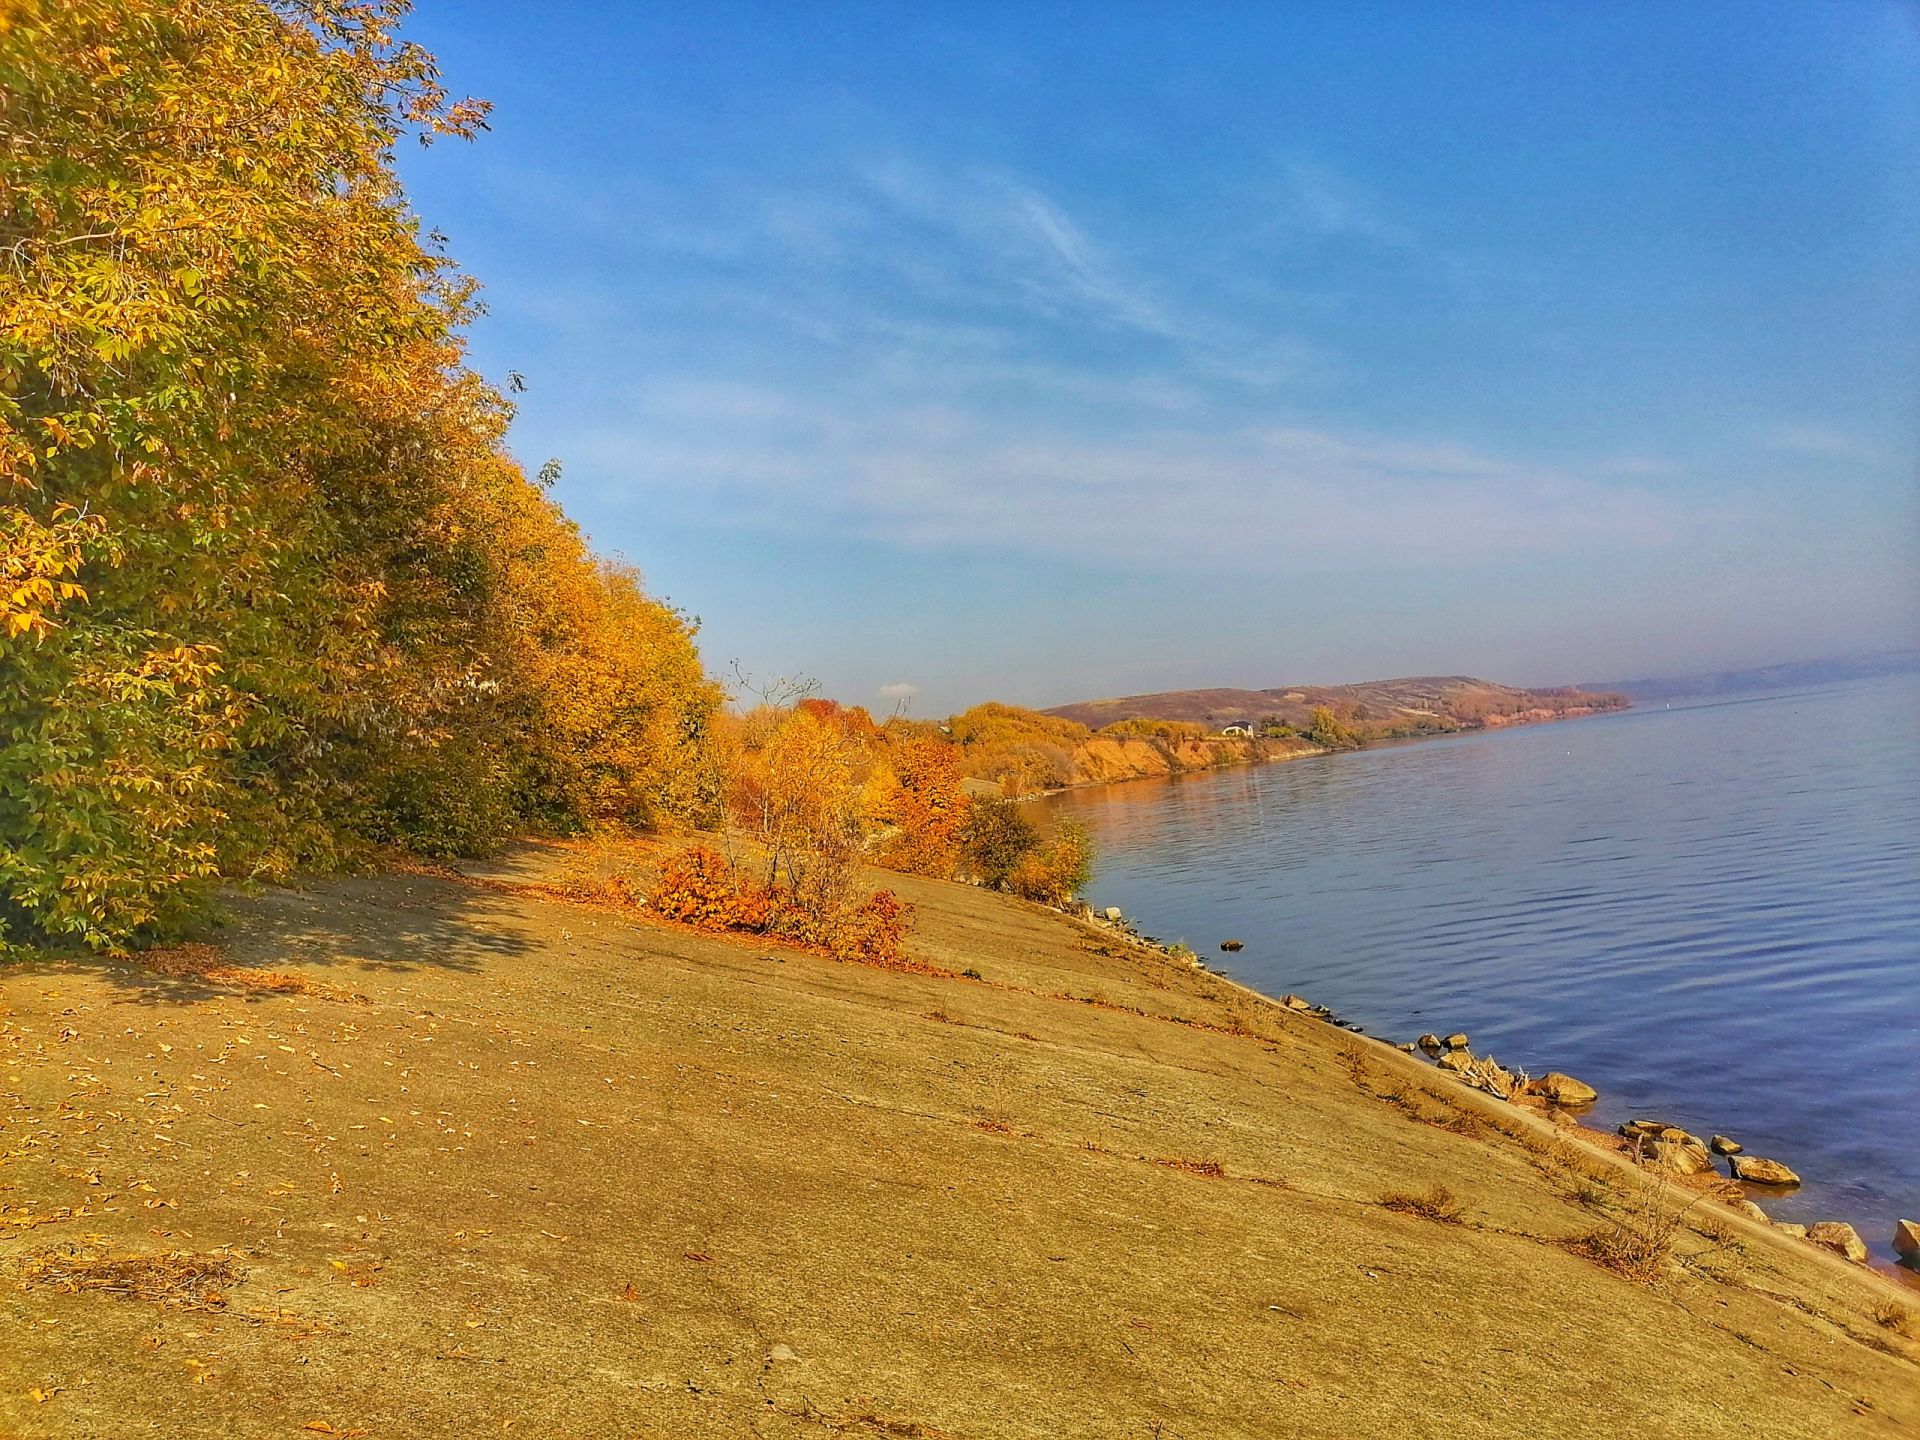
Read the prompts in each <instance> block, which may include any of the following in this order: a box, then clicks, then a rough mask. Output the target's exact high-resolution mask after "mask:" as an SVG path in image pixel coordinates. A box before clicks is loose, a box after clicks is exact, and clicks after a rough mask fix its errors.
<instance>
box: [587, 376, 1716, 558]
mask: <svg viewBox="0 0 1920 1440" xmlns="http://www.w3.org/2000/svg"><path fill="white" fill-rule="evenodd" d="M583 438H584V443H585V444H586V445H587V447H588V448H589V451H590V454H591V457H592V462H593V465H594V468H595V469H596V470H598V471H599V472H601V473H605V474H615V475H620V476H621V477H622V479H621V481H620V484H619V494H621V495H624V496H627V497H629V498H631V499H633V500H635V501H644V503H647V504H649V505H654V504H659V503H661V502H662V500H663V499H665V498H667V497H671V496H673V495H692V494H697V495H699V496H700V497H701V499H700V503H701V504H702V506H703V507H707V508H709V509H711V508H714V507H718V508H719V509H721V510H722V511H723V512H724V513H725V514H726V516H727V517H728V519H729V521H730V522H732V523H744V524H753V525H760V526H766V527H770V528H779V529H786V530H792V529H795V528H796V527H799V528H803V529H805V528H811V529H818V530H831V531H833V532H835V533H839V534H852V535H858V536H861V537H864V538H869V539H874V540H880V541H884V542H888V543H892V544H897V545H907V546H914V547H925V548H943V547H960V548H970V549H973V548H986V549H992V550H999V551H1003V552H1008V553H1017V554H1025V555H1031V556H1046V555H1052V556H1061V555H1068V556H1075V557H1080V558H1083V559H1096V560H1101V561H1110V562H1119V563H1127V564H1136V565H1142V566H1147V567H1152V568H1166V569H1179V568H1184V567H1190V566H1206V567H1210V568H1214V569H1217V570H1220V571H1224V572H1233V573H1243V574H1251V573H1280V572H1286V571H1290V570H1302V571H1319V570H1326V569H1330V568H1344V567H1348V566H1360V565H1373V566H1377V565H1381V564H1405V565H1427V564H1431V565H1446V564H1462V563H1473V562H1479V561H1487V560H1493V559H1498V558H1502V557H1513V556H1518V555H1546V554H1554V553H1558V552H1562V551H1570V550H1574V549H1579V550H1582V551H1585V552H1588V553H1591V552H1592V551H1594V550H1595V549H1599V548H1606V547H1629V548H1641V547H1652V546H1662V545H1666V544H1668V543H1670V542H1672V541H1673V540H1674V539H1675V537H1676V536H1677V535H1678V534H1680V533H1681V532H1683V531H1684V530H1686V529H1687V528H1688V526H1689V525H1690V523H1691V517H1689V516H1688V515H1687V514H1686V513H1685V512H1684V511H1683V510H1682V509H1681V508H1680V506H1679V505H1678V504H1677V503H1676V502H1675V501H1673V500H1672V499H1670V498H1668V497H1666V496H1665V495H1663V494H1662V493H1661V492H1660V491H1657V490H1653V489H1649V488H1641V487H1638V486H1636V485H1633V484H1631V483H1630V482H1625V481H1623V480H1622V479H1621V478H1619V477H1618V476H1617V475H1613V476H1609V477H1608V478H1606V479H1600V478H1595V477H1594V476H1592V475H1589V474H1585V473H1582V472H1579V471H1574V470H1568V469H1565V468H1559V467H1553V466H1544V465H1533V464H1527V463H1523V462H1519V461H1514V460H1509V459H1505V458H1502V457H1499V456H1496V455H1490V454H1487V453H1483V452H1481V451H1477V450H1474V449H1471V448H1467V447H1463V446H1458V445H1451V444H1445V443H1431V444H1419V443H1410V442H1406V441H1401V440H1394V439H1385V438H1380V437H1375V436H1367V435H1352V434H1340V433H1337V432H1334V431H1330V430H1325V429H1315V428H1307V427H1272V426H1267V427H1261V426H1246V425H1243V426H1239V427H1235V428H1229V429H1218V430H1216V429H1213V428H1210V427H1193V426H1184V425H1167V426H1163V427H1160V428H1158V429H1154V430H1150V431H1138V432H1135V433H1131V434H1127V435H1124V436H1118V437H1113V438H1106V437H1101V436H1090V435H1086V434H1079V433H1071V432H1067V431H1063V430H1060V429H1056V428H1049V427H1047V426H1045V425H1043V424H1040V423H1037V422H1035V423H1027V424H1014V423H1010V422H1009V421H1008V420H1007V419H1006V418H1004V417H1001V416H996V415H983V414H980V413H976V412H974V411H972V410H969V409H966V408H962V407H956V406H953V405H942V404H927V405H921V406H912V407H892V408H887V407H879V406H874V405H870V404H868V403H865V402H864V401H862V400H860V399H855V400H854V401H852V402H851V403H848V404H845V405H841V406H825V407H823V406H822V405H821V404H820V403H819V402H818V400H817V398H815V397H800V396H794V395H786V394H781V393H776V392H772V391H765V390H756V389H751V388H748V389H740V388H737V387H714V386H699V385H690V386H683V387H677V388H675V389H672V390H660V391H656V392H654V393H653V394H652V395H651V396H650V397H648V399H647V400H646V402H645V403H644V404H643V405H642V406H641V407H639V409H638V410H637V411H636V413H635V414H634V415H632V416H631V417H629V419H628V420H627V421H626V422H625V423H623V424H621V425H620V426H618V427H617V428H613V429H609V430H606V431H602V432H600V433H598V434H597V435H592V436H589V437H583ZM613 498H615V497H614V496H612V495H610V496H609V497H608V499H610V500H611V499H613Z"/></svg>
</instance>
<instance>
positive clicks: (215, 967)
mask: <svg viewBox="0 0 1920 1440" xmlns="http://www.w3.org/2000/svg"><path fill="white" fill-rule="evenodd" d="M133 958H134V960H135V961H137V962H138V963H139V964H140V965H141V966H142V967H143V968H144V969H147V970H151V971H153V972H154V973H155V974H156V975H169V976H172V977H173V978H175V979H180V980H204V981H206V982H207V983H209V984H212V985H225V986H227V987H229V988H230V989H234V990H255V991H261V992H265V993H271V994H277V995H311V996H313V997H314V998H316V999H319V1000H338V1001H341V1002H343V1003H345V1004H350V1005H365V1004H366V1003H367V997H366V996H364V995H357V994H355V993H354V992H353V991H351V990H342V989H341V988H340V987H339V986H337V985H326V984H323V983H321V982H320V981H318V980H309V979H308V978H307V977H306V976H304V975H290V974H288V973H286V972H285V971H282V970H254V969H250V968H248V967H247V966H244V965H227V964H223V963H222V957H221V952H220V950H219V949H218V948H216V947H215V946H212V945H202V944H191V945H172V946H168V947H166V948H165V949H161V950H148V951H146V952H145V953H143V954H138V955H135V956H134V957H133Z"/></svg>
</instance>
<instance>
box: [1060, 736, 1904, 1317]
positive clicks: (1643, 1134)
mask: <svg viewBox="0 0 1920 1440" xmlns="http://www.w3.org/2000/svg"><path fill="white" fill-rule="evenodd" d="M1603 713H1610V712H1603ZM1583 718H1584V717H1583ZM1055 793H1060V792H1055ZM1066 913H1068V914H1070V915H1071V916H1072V917H1073V918H1074V919H1076V920H1078V921H1079V922H1080V923H1081V924H1083V925H1085V926H1087V927H1088V928H1089V929H1090V930H1091V931H1092V932H1093V933H1095V934H1099V935H1103V936H1114V937H1118V938H1120V939H1122V940H1123V941H1124V942H1125V943H1128V944H1131V945H1135V946H1138V947H1140V948H1141V949H1143V950H1145V951H1147V952H1149V953H1152V954H1154V955H1156V956H1158V957H1160V958H1162V959H1164V960H1166V961H1167V962H1168V963H1171V964H1177V965H1184V966H1187V967H1190V968H1191V969H1193V970H1194V971H1196V972H1198V973H1201V974H1204V975H1206V976H1208V977H1209V978H1210V979H1212V980H1213V981H1216V982H1218V983H1220V984H1224V985H1226V986H1229V987H1231V988H1232V989H1234V990H1236V991H1238V992H1240V993H1242V994H1244V995H1246V996H1248V997H1250V998H1252V999H1254V1000H1257V1001H1259V1002H1261V1003H1263V1004H1266V1005H1269V1006H1273V1007H1275V1008H1277V1009H1280V1010H1283V1011H1289V1012H1292V1013H1295V1014H1298V1015H1302V1016H1305V1017H1308V1018H1311V1019H1314V1020H1317V1021H1320V1022H1322V1023H1324V1024H1326V1025H1328V1026H1329V1027H1331V1028H1334V1029H1338V1030H1342V1031H1345V1032H1346V1033H1348V1034H1351V1035H1353V1036H1354V1037H1356V1038H1357V1039H1361V1040H1365V1041H1369V1042H1371V1043H1372V1044H1374V1045H1377V1046H1380V1047H1383V1048H1385V1049H1387V1050H1390V1051H1393V1052H1395V1053H1398V1054H1403V1055H1407V1056H1408V1057H1409V1058H1415V1057H1417V1056H1419V1055H1421V1054H1422V1053H1423V1052H1424V1055H1425V1059H1426V1061H1427V1062H1430V1063H1426V1064H1425V1065H1423V1067H1422V1068H1423V1069H1425V1070H1426V1071H1427V1072H1428V1073H1430V1074H1434V1075H1447V1076H1449V1078H1451V1079H1452V1080H1453V1081H1454V1082H1456V1083H1458V1084H1460V1085H1461V1086H1462V1087H1463V1088H1465V1089H1468V1090H1471V1091H1474V1092H1477V1093H1479V1094H1482V1095H1485V1096H1487V1097H1488V1098H1489V1099H1490V1100H1491V1101H1493V1102H1495V1103H1500V1104H1503V1105H1507V1106H1509V1107H1511V1108H1513V1109H1515V1110H1517V1111H1520V1112H1522V1113H1526V1114H1531V1115H1534V1116H1536V1117H1540V1116H1543V1115H1544V1116H1545V1117H1547V1118H1548V1119H1550V1120H1551V1121H1552V1123H1554V1124H1555V1125H1557V1126H1559V1127H1560V1128H1562V1129H1566V1130H1573V1131H1577V1132H1578V1134H1577V1138H1579V1139H1580V1140H1582V1141H1584V1142H1586V1143H1587V1144H1589V1145H1592V1146H1594V1147H1595V1148H1596V1149H1597V1150H1600V1151H1602V1152H1604V1153H1607V1154H1610V1155H1613V1156H1615V1157H1616V1158H1619V1159H1620V1160H1621V1161H1622V1163H1624V1164H1627V1165H1628V1166H1629V1167H1630V1168H1633V1169H1634V1170H1636V1171H1647V1172H1650V1173H1655V1172H1657V1173H1658V1175H1659V1177H1660V1178H1661V1179H1664V1180H1666V1181H1668V1182H1669V1183H1676V1184H1681V1185H1685V1186H1687V1187H1688V1188H1691V1189H1695V1190H1696V1191H1697V1192H1698V1193H1699V1194H1700V1195H1701V1196H1702V1197H1703V1198H1704V1197H1708V1196H1713V1197H1714V1198H1721V1199H1731V1198H1732V1197H1731V1196H1729V1195H1727V1194H1726V1193H1725V1190H1724V1189H1722V1188H1721V1187H1726V1188H1727V1189H1731V1188H1733V1187H1737V1188H1738V1189H1739V1191H1740V1200H1739V1201H1736V1202H1734V1203H1736V1204H1740V1205H1741V1206H1742V1210H1743V1213H1745V1214H1746V1215H1747V1216H1748V1218H1750V1219H1752V1220H1754V1221H1756V1222H1757V1223H1759V1224H1761V1225H1764V1226H1767V1227H1769V1228H1770V1229H1771V1230H1773V1231H1775V1232H1778V1233H1779V1234H1781V1235H1783V1236H1786V1237H1789V1238H1794V1239H1799V1240H1802V1241H1806V1242H1807V1243H1809V1244H1813V1245H1815V1246H1816V1247H1819V1248H1827V1249H1834V1248H1835V1246H1834V1245H1833V1244H1829V1243H1827V1242H1824V1241H1822V1240H1821V1239H1819V1238H1817V1237H1814V1238H1810V1237H1809V1234H1808V1232H1809V1230H1810V1229H1812V1228H1813V1226H1814V1225H1819V1226H1823V1227H1825V1226H1838V1227H1844V1229H1845V1230H1846V1231H1847V1232H1849V1234H1850V1235H1851V1236H1852V1238H1853V1239H1854V1240H1858V1241H1859V1242H1861V1243H1862V1244H1864V1246H1865V1247H1866V1250H1865V1253H1863V1254H1853V1255H1846V1256H1845V1258H1847V1259H1848V1260H1849V1261H1850V1262H1851V1263H1854V1264H1858V1265H1861V1266H1863V1267H1864V1268H1867V1269H1870V1270H1872V1271H1873V1272H1875V1273H1877V1274H1880V1275H1882V1276H1884V1277H1885V1278H1887V1279H1888V1280H1889V1281H1891V1282H1893V1283H1895V1284H1898V1285H1901V1286H1904V1287H1907V1288H1910V1289H1911V1290H1912V1291H1913V1292H1914V1293H1915V1295H1916V1296H1920V1252H1916V1253H1915V1255H1913V1256H1911V1257H1901V1256H1899V1255H1897V1254H1896V1255H1893V1256H1891V1257H1890V1256H1889V1255H1888V1254H1887V1253H1885V1252H1886V1251H1887V1250H1888V1249H1889V1242H1887V1241H1885V1240H1884V1239H1876V1238H1874V1237H1873V1236H1869V1235H1862V1234H1860V1233H1859V1232H1858V1231H1856V1230H1855V1229H1854V1227H1853V1226H1852V1225H1851V1224H1850V1223H1849V1222H1846V1221H1818V1222H1810V1223H1807V1224H1803V1223H1799V1222H1793V1221H1781V1220H1775V1219H1773V1218H1772V1217H1771V1216H1770V1215H1769V1214H1768V1213H1767V1212H1766V1210H1765V1207H1764V1206H1762V1205H1761V1204H1760V1203H1759V1202H1760V1201H1762V1200H1767V1199H1775V1200H1777V1199H1781V1198H1785V1197H1789V1196H1791V1195H1793V1194H1795V1193H1797V1192H1798V1190H1799V1189H1800V1188H1801V1186H1802V1184H1803V1183H1804V1181H1803V1179H1802V1177H1800V1176H1799V1175H1797V1174H1794V1175H1793V1178H1792V1180H1791V1181H1790V1182H1785V1183H1768V1182H1764V1181H1754V1180H1748V1179H1743V1178H1742V1177H1741V1176H1740V1175H1739V1174H1737V1173H1736V1171H1737V1169H1738V1166H1737V1164H1736V1163H1735V1158H1734V1157H1736V1156H1738V1157H1739V1158H1740V1160H1741V1161H1743V1162H1745V1163H1747V1164H1751V1163H1752V1161H1753V1159H1754V1158H1755V1157H1753V1156H1751V1155H1749V1154H1747V1153H1746V1152H1745V1149H1744V1146H1742V1145H1739V1144H1737V1143H1736V1144H1735V1145H1734V1146H1733V1149H1732V1150H1731V1151H1723V1150H1722V1149H1721V1148H1720V1142H1721V1141H1722V1140H1725V1139H1730V1138H1732V1137H1725V1136H1721V1135H1718V1134H1715V1135H1714V1143H1713V1144H1712V1145H1711V1146H1710V1145H1709V1144H1708V1142H1706V1141H1703V1140H1701V1139H1700V1138H1699V1137H1698V1136H1696V1135H1692V1134H1690V1133H1689V1132H1687V1131H1685V1130H1684V1128H1682V1127H1679V1126H1675V1125H1671V1124H1669V1123H1667V1122H1664V1121H1660V1120H1656V1119H1652V1118H1649V1117H1644V1116H1635V1117H1631V1118H1629V1119H1627V1120H1624V1121H1621V1122H1618V1123H1617V1124H1616V1126H1615V1128H1614V1130H1613V1132H1612V1133H1611V1134H1609V1133H1608V1132H1607V1131H1606V1130H1604V1129H1601V1128H1598V1127H1593V1126H1588V1125H1587V1124H1586V1123H1585V1121H1586V1118H1587V1117H1588V1116H1589V1115H1590V1114H1591V1113H1592V1112H1593V1111H1594V1110H1595V1108H1596V1107H1597V1106H1600V1105H1601V1104H1602V1103H1603V1097H1604V1096H1605V1095H1606V1094H1607V1092H1606V1090H1605V1089H1603V1088H1601V1087H1598V1086H1595V1085H1592V1084H1590V1083H1588V1082H1587V1081H1586V1080H1585V1079H1584V1078H1583V1079H1579V1080H1575V1082H1574V1083H1575V1084H1576V1085H1579V1086H1580V1087H1581V1088H1582V1089H1586V1090H1590V1091H1592V1095H1591V1098H1588V1099H1584V1100H1581V1101H1578V1102H1576V1103H1562V1102H1560V1101H1559V1100H1557V1099H1546V1098H1544V1096H1543V1094H1542V1092H1540V1091H1535V1090H1531V1089H1530V1088H1524V1087H1527V1086H1528V1082H1529V1081H1530V1080H1531V1081H1532V1083H1533V1084H1534V1085H1538V1084H1539V1083H1540V1082H1541V1081H1543V1080H1546V1079H1548V1077H1554V1078H1555V1079H1556V1080H1559V1081H1564V1080H1569V1079H1572V1078H1573V1077H1569V1076H1567V1075H1565V1073H1564V1072H1561V1071H1557V1070H1547V1071H1544V1072H1542V1074H1541V1076H1539V1077H1530V1076H1529V1075H1528V1072H1527V1071H1525V1070H1524V1069H1520V1070H1515V1071H1507V1070H1506V1069H1505V1068H1504V1067H1502V1066H1500V1065H1499V1063H1498V1062H1497V1060H1496V1059H1495V1058H1494V1057H1493V1056H1492V1055H1490V1054H1487V1055H1477V1054H1475V1053H1474V1052H1473V1051H1472V1049H1471V1046H1470V1044H1461V1045H1459V1046H1458V1047H1451V1046H1449V1045H1447V1044H1446V1043H1445V1042H1441V1043H1438V1044H1427V1043H1424V1042H1428V1041H1435V1040H1437V1039H1438V1037H1436V1036H1434V1035H1433V1034H1431V1033H1428V1034H1423V1035H1422V1036H1421V1037H1420V1039H1419V1040H1411V1041H1401V1042H1396V1041H1393V1040H1389V1039H1387V1038H1386V1037H1385V1036H1383V1035H1376V1034H1373V1033H1370V1032H1369V1031H1368V1030H1367V1029H1366V1028H1365V1027H1364V1026H1362V1025H1359V1024H1357V1023H1355V1022H1353V1021H1351V1020H1348V1019H1347V1018H1346V1017H1345V1016H1343V1015H1342V1014H1341V1013H1340V1012H1338V1011H1337V1010H1335V1009H1333V1008H1332V1007H1330V1006H1326V1005H1322V1004H1317V1003H1314V1002H1312V1001H1310V1000H1307V999H1306V998H1305V997H1302V996H1299V995H1296V994H1294V993H1292V992H1287V993H1284V994H1282V995H1280V996H1277V997H1276V996H1273V995H1270V994H1268V993H1267V992H1266V991H1264V990H1261V989H1259V988H1258V987H1256V986H1254V985H1251V984H1249V983H1247V982H1246V981H1244V980H1240V979H1238V978H1236V977H1235V976H1233V975H1232V974H1231V973H1230V972H1229V971H1228V970H1226V969H1224V968H1216V967H1215V966H1214V965H1212V964H1211V963H1210V962H1209V961H1207V960H1206V959H1205V958H1203V957H1202V956H1201V955H1200V953H1199V952H1198V951H1196V950H1193V949H1191V948H1190V947H1188V946H1186V945H1184V944H1180V943H1178V942H1176V943H1172V944H1169V943H1166V942H1164V941H1161V940H1160V939H1158V938H1157V937H1154V936H1150V935H1144V934H1141V933H1140V931H1139V929H1138V928H1137V920H1136V917H1132V916H1128V915H1125V914H1124V913H1122V912H1120V911H1119V907H1118V906H1108V907H1105V911H1104V913H1103V912H1102V911H1101V910H1099V909H1096V908H1095V907H1094V906H1093V905H1092V904H1091V903H1090V902H1086V901H1081V902H1078V903H1077V905H1075V906H1074V907H1069V908H1068V910H1067V911H1066ZM1232 943H1233V945H1234V949H1235V950H1236V951H1237V949H1238V948H1239V942H1237V941H1236V942H1232ZM1221 948H1222V949H1223V950H1224V949H1226V945H1224V944H1223V945H1222V947H1221ZM1229 953H1232V952H1229ZM1467 1033H1468V1032H1460V1038H1465V1037H1466V1035H1467ZM1451 1055H1459V1056H1464V1057H1466V1059H1467V1060H1468V1061H1474V1062H1480V1063H1481V1064H1483V1065H1484V1066H1486V1067H1490V1069H1488V1070H1481V1071H1478V1072H1477V1075H1476V1074H1471V1073H1460V1072H1458V1071H1455V1072H1450V1071H1449V1070H1448V1068H1447V1067H1446V1066H1444V1065H1443V1064H1441V1063H1439V1062H1440V1061H1441V1060H1443V1059H1445V1058H1447V1057H1448V1056H1451ZM1415 1063H1420V1061H1419V1060H1418V1059H1415ZM1603 1078H1604V1077H1603ZM1503 1079H1511V1080H1514V1081H1515V1082H1517V1084H1518V1085H1519V1086H1520V1087H1523V1088H1519V1089H1516V1090H1514V1091H1512V1092H1504V1086H1503V1084H1502V1083H1501V1082H1502V1080H1503ZM1759 1158H1760V1160H1761V1163H1762V1165H1767V1166H1771V1165H1779V1164H1780V1162H1779V1161H1777V1160H1775V1159H1773V1158H1772V1157H1759ZM1716 1161H1717V1162H1719V1163H1722V1164H1726V1165H1727V1166H1728V1173H1727V1174H1726V1175H1722V1174H1720V1172H1719V1170H1718V1169H1717V1168H1714V1166H1715V1162H1716ZM1788 1173H1791V1171H1789V1172H1788ZM1716 1190H1720V1191H1721V1193H1720V1194H1718V1195H1716V1194H1715V1191H1716ZM1863 1218H1864V1217H1863ZM1879 1218H1880V1219H1881V1220H1883V1221H1885V1222H1887V1224H1889V1225H1891V1226H1892V1227H1893V1228H1894V1229H1895V1232H1896V1234H1897V1233H1898V1232H1899V1229H1900V1228H1901V1227H1903V1226H1906V1225H1911V1224H1914V1223H1915V1222H1913V1221H1911V1220H1908V1219H1906V1217H1903V1216H1900V1215H1897V1214H1889V1215H1885V1216H1881V1217H1879Z"/></svg>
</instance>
